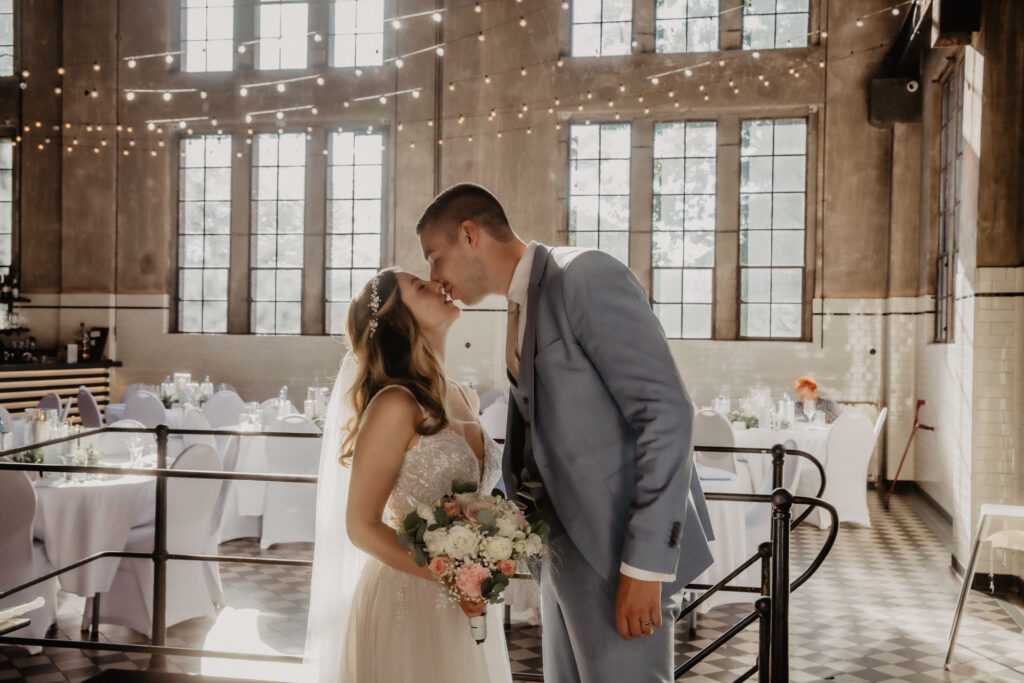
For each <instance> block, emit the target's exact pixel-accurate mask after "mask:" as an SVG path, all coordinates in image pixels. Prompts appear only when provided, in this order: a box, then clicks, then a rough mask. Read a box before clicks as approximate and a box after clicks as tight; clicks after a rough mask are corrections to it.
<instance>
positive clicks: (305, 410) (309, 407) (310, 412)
mask: <svg viewBox="0 0 1024 683" xmlns="http://www.w3.org/2000/svg"><path fill="white" fill-rule="evenodd" d="M316 407H317V402H316V401H315V400H313V401H311V400H309V399H308V398H307V399H306V400H305V401H303V402H302V414H303V415H305V416H306V417H308V418H309V419H310V420H312V419H313V418H315V417H316V416H317V415H316Z"/></svg>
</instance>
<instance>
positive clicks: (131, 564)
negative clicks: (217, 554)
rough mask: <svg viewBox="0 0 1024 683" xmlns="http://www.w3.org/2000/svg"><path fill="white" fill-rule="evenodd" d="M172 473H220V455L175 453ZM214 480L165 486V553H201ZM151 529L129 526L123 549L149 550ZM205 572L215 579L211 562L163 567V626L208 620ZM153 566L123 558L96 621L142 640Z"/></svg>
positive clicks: (205, 450) (203, 450)
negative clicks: (121, 628) (127, 630)
mask: <svg viewBox="0 0 1024 683" xmlns="http://www.w3.org/2000/svg"><path fill="white" fill-rule="evenodd" d="M173 469H186V470H209V471H214V472H219V471H221V464H220V456H219V455H217V451H216V450H215V449H213V448H212V447H210V446H206V445H202V444H198V445H195V446H190V447H189V448H187V449H185V450H184V451H182V452H181V454H180V455H179V456H178V459H177V460H176V461H175V463H174V465H173ZM222 483H223V482H222V481H221V480H218V479H176V478H171V479H169V480H168V482H167V550H168V552H172V553H182V554H202V553H206V552H207V551H208V550H209V549H210V543H211V540H210V539H211V538H214V537H215V529H216V527H215V523H214V519H213V516H214V509H215V507H216V504H217V497H218V495H219V494H220V489H221V484H222ZM154 534H155V527H154V525H152V524H148V525H145V526H139V527H135V528H134V529H132V530H131V532H130V533H129V535H128V542H127V544H126V546H125V550H127V551H131V552H151V551H152V550H153V537H154ZM211 574H216V577H217V579H216V580H217V582H218V583H219V580H220V578H219V577H220V570H219V565H218V564H217V563H216V562H192V561H171V562H168V563H167V613H166V621H165V623H166V624H167V626H173V625H174V624H177V623H180V622H182V621H185V620H186V619H192V618H194V617H214V616H215V615H216V607H215V605H214V597H213V595H212V592H213V591H211V589H210V584H211ZM152 615H153V562H152V561H151V560H148V559H134V558H125V559H123V560H121V564H120V565H118V568H117V574H116V575H115V576H114V582H113V583H112V584H111V586H110V590H109V591H108V592H106V593H104V594H103V596H102V599H101V600H100V622H101V623H106V624H118V625H121V626H127V627H129V628H132V629H134V630H136V631H138V632H139V633H143V634H145V635H147V636H149V635H150V630H151V627H152V625H153V616H152Z"/></svg>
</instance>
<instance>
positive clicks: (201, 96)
mask: <svg viewBox="0 0 1024 683" xmlns="http://www.w3.org/2000/svg"><path fill="white" fill-rule="evenodd" d="M207 97H209V95H207V94H206V91H205V90H200V91H199V99H201V100H205V99H206V98H207Z"/></svg>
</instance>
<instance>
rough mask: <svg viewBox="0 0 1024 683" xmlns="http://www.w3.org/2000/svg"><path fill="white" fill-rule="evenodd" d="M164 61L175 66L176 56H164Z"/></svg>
mask: <svg viewBox="0 0 1024 683" xmlns="http://www.w3.org/2000/svg"><path fill="white" fill-rule="evenodd" d="M164 61H165V62H167V63H168V64H174V55H164Z"/></svg>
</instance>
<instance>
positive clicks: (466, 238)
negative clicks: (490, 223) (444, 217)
mask: <svg viewBox="0 0 1024 683" xmlns="http://www.w3.org/2000/svg"><path fill="white" fill-rule="evenodd" d="M459 240H460V241H462V242H464V243H465V244H466V246H469V247H474V248H475V247H477V246H479V244H480V226H478V225H477V224H476V223H474V222H473V221H471V220H464V221H462V224H461V225H460V226H459Z"/></svg>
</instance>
